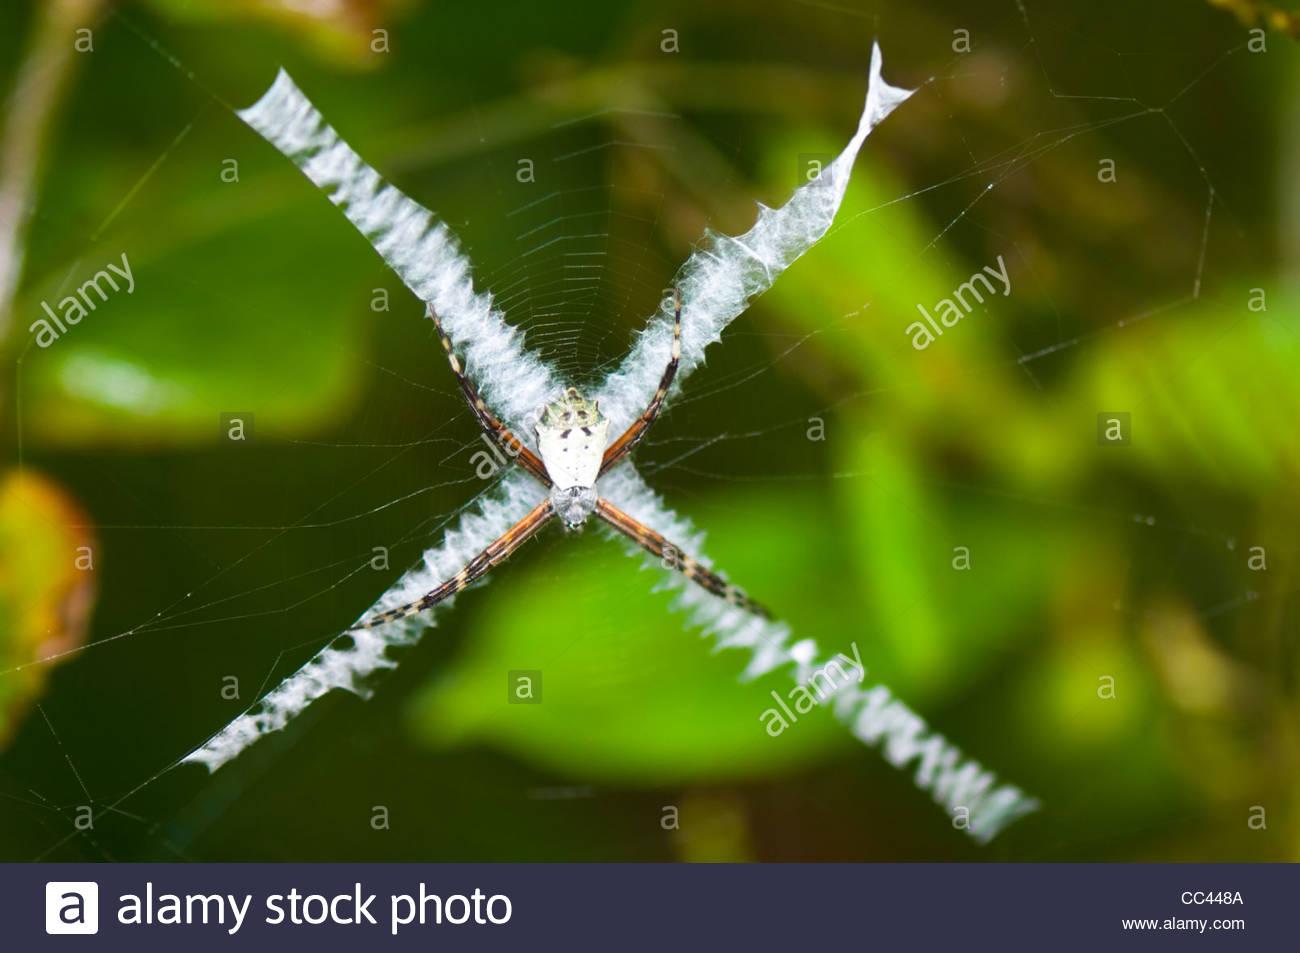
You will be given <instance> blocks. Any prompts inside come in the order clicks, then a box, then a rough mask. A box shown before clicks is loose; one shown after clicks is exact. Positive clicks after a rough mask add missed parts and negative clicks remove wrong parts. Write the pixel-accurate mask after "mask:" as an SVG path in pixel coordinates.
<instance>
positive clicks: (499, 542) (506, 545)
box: [348, 499, 555, 632]
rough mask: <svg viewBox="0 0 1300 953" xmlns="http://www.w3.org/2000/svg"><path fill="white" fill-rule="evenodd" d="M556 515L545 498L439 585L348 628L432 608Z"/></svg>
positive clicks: (505, 556)
mask: <svg viewBox="0 0 1300 953" xmlns="http://www.w3.org/2000/svg"><path fill="white" fill-rule="evenodd" d="M554 515H555V510H554V509H553V508H552V507H551V501H550V499H545V500H542V502H540V503H538V504H537V505H536V506H535V507H533V508H532V509H531V510H529V511H528V515H527V516H525V517H524V518H523V519H521V520H520V521H519V522H518V523H516V524H515V525H514V526H512V527H510V528H509V529H508V530H506V531H505V533H504V534H502V535H501V536H500V537H498V538H497V539H496V540H494V541H493V542H492V543H490V544H488V548H487V549H485V550H483V552H481V553H479V554H478V555H477V556H475V557H474V558H473V559H471V560H470V561H469V562H468V563H466V564H465V568H463V569H462V570H461V571H460V572H458V573H456V575H454V576H452V577H451V578H450V579H448V580H447V581H446V582H444V583H443V584H442V585H440V586H439V587H438V588H437V589H434V590H432V591H431V592H428V593H425V594H424V595H423V596H421V597H420V598H419V599H417V600H415V602H408V603H407V604H406V605H404V606H398V607H397V608H396V609H389V610H388V611H387V612H381V613H379V614H378V615H376V616H371V617H370V618H369V619H367V620H366V621H365V622H362V623H361V624H360V625H355V626H353V627H352V628H351V629H349V630H348V631H350V632H355V631H356V630H357V629H373V628H376V627H378V626H381V625H387V624H388V623H389V622H396V621H397V620H398V619H405V618H407V617H408V616H413V615H417V614H418V613H421V612H423V611H424V610H426V609H432V608H433V607H434V606H436V605H437V604H438V603H440V602H442V601H443V600H445V599H450V598H451V597H452V596H454V595H455V594H456V593H458V592H460V591H461V590H462V589H464V588H465V587H466V586H469V585H470V584H471V583H474V582H476V581H477V580H479V579H481V578H482V577H483V576H485V575H487V572H488V570H490V569H491V568H492V567H493V566H498V565H500V564H501V563H503V562H505V561H506V560H507V559H509V558H510V554H511V553H513V552H514V551H515V550H516V549H518V548H519V547H520V546H522V545H523V544H524V543H526V542H527V541H528V540H529V539H531V538H532V537H533V536H534V535H536V533H537V531H538V530H539V529H541V528H542V527H543V526H545V525H546V524H547V522H548V521H549V520H550V518H551V517H552V516H554Z"/></svg>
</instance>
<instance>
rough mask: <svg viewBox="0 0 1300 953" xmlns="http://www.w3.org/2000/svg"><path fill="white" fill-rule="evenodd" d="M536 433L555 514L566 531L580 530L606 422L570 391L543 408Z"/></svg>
mask: <svg viewBox="0 0 1300 953" xmlns="http://www.w3.org/2000/svg"><path fill="white" fill-rule="evenodd" d="M536 429H537V450H538V452H539V453H540V454H541V456H542V465H543V466H545V467H546V475H547V476H548V477H550V478H551V484H552V485H551V505H552V506H554V507H555V515H556V516H558V517H559V518H560V520H561V521H562V522H563V523H564V526H565V528H566V529H570V530H576V529H581V528H582V525H583V524H584V523H585V522H587V517H589V516H590V515H591V514H592V511H593V510H595V508H596V477H598V476H600V464H601V460H602V458H603V457H604V455H605V448H606V446H608V443H609V421H608V420H606V419H605V418H604V417H602V416H601V415H600V408H599V407H598V406H597V404H596V402H595V401H593V400H587V399H586V398H585V397H583V396H582V394H580V393H578V389H577V388H576V387H570V388H569V389H568V390H566V391H565V392H564V395H563V396H562V397H561V398H560V399H559V400H557V401H554V402H553V403H550V404H547V406H546V410H545V411H544V412H543V413H542V419H541V422H540V423H538V425H537V428H536Z"/></svg>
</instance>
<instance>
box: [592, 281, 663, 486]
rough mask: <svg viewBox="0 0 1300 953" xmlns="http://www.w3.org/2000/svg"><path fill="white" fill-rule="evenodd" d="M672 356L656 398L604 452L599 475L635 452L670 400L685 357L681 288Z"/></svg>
mask: <svg viewBox="0 0 1300 953" xmlns="http://www.w3.org/2000/svg"><path fill="white" fill-rule="evenodd" d="M673 299H674V300H673V353H672V357H671V358H669V360H668V366H667V367H666V368H664V376H663V377H662V378H661V379H660V381H659V388H658V389H657V390H656V391H655V395H654V397H652V398H651V399H650V404H649V406H648V407H646V409H645V410H644V411H642V412H641V416H640V417H638V418H637V419H636V421H635V422H633V424H632V426H630V427H628V428H627V430H625V431H624V432H623V436H621V437H619V438H618V439H617V440H615V441H614V442H613V443H611V444H610V445H609V449H607V450H606V451H605V456H604V458H603V459H602V460H601V462H600V472H601V473H605V472H606V471H607V470H609V469H610V468H611V467H612V466H614V464H616V463H618V462H619V461H620V460H622V459H623V458H624V457H626V456H627V455H628V454H629V453H631V452H632V448H633V447H635V446H636V445H637V444H638V443H640V442H641V438H642V437H644V436H645V433H646V431H647V430H649V429H650V425H651V424H653V423H654V422H655V418H656V417H658V416H659V408H660V407H662V406H663V404H664V398H665V397H667V396H668V388H669V387H671V386H672V383H673V378H674V377H675V376H676V375H677V362H678V361H680V360H681V356H682V292H681V289H680V288H674V289H673Z"/></svg>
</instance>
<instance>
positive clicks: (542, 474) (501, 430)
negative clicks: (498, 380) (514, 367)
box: [429, 304, 551, 488]
mask: <svg viewBox="0 0 1300 953" xmlns="http://www.w3.org/2000/svg"><path fill="white" fill-rule="evenodd" d="M429 319H430V320H431V321H433V326H434V327H435V328H437V329H438V337H439V338H441V339H442V349H443V350H444V351H446V352H447V363H449V364H450V365H451V372H452V373H453V374H455V375H456V380H457V381H459V382H460V389H461V392H462V393H464V395H465V400H467V401H468V402H469V409H470V410H472V411H474V416H475V417H477V418H478V422H479V426H480V427H482V428H483V430H484V432H485V433H487V434H488V435H489V436H490V437H491V438H492V439H493V440H494V441H496V444H497V446H499V447H500V448H501V450H502V452H504V453H505V454H506V455H507V456H509V457H512V458H514V459H515V460H518V461H519V465H520V466H522V467H523V468H524V469H525V470H527V471H528V472H529V473H531V474H532V475H533V476H534V477H536V479H537V481H538V482H539V483H541V484H542V486H544V487H548V488H549V487H550V485H551V478H550V477H549V476H547V473H546V467H545V466H544V465H543V464H542V461H541V460H540V459H539V458H538V456H537V454H535V453H533V452H532V451H531V450H529V449H528V448H527V447H525V446H524V444H523V442H522V441H521V440H520V439H519V438H518V437H516V436H515V435H514V434H513V433H511V432H510V429H509V428H508V427H507V426H506V425H505V424H503V423H502V422H501V421H500V420H499V419H498V418H497V416H496V414H494V413H492V411H491V410H489V409H488V405H487V404H486V403H484V402H483V398H482V397H480V396H479V393H478V388H476V387H475V386H474V385H473V383H472V382H471V381H470V379H469V378H468V377H466V376H465V372H464V370H463V369H462V368H461V366H460V359H459V358H458V357H456V352H455V351H453V350H452V347H451V338H449V337H447V332H446V331H444V330H443V329H442V322H441V321H439V320H438V315H437V314H436V313H435V312H434V310H433V305H432V304H430V305H429Z"/></svg>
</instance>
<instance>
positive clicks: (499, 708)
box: [413, 493, 870, 785]
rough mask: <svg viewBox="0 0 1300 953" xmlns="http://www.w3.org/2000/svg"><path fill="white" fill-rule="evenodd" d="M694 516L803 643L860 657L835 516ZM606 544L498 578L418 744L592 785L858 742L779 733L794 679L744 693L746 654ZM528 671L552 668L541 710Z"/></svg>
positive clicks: (843, 735)
mask: <svg viewBox="0 0 1300 953" xmlns="http://www.w3.org/2000/svg"><path fill="white" fill-rule="evenodd" d="M692 515H696V514H692ZM698 516H699V519H700V522H701V524H702V525H706V526H708V527H709V532H710V539H711V540H714V541H716V545H710V546H709V547H708V549H709V551H710V553H711V554H712V555H714V556H715V557H716V558H717V565H718V566H719V567H720V568H722V569H723V570H725V571H726V572H727V573H728V575H729V576H730V577H731V578H733V579H735V580H736V581H737V583H738V584H740V585H742V586H744V587H745V588H746V589H747V590H748V591H749V592H751V593H752V594H754V595H755V597H756V598H761V599H763V600H764V601H767V602H769V604H770V605H772V606H774V607H777V610H778V613H779V614H781V615H784V616H788V617H790V618H791V620H792V622H793V623H794V628H795V632H796V636H797V637H806V636H810V635H811V636H816V637H817V638H818V641H819V642H820V643H821V648H822V651H823V653H824V654H833V653H834V652H836V651H839V650H844V651H849V642H850V640H851V639H854V638H858V637H859V635H858V633H857V630H856V629H854V628H853V627H852V626H853V623H852V618H853V616H852V612H851V611H848V612H846V611H844V608H845V607H844V604H843V600H837V599H836V598H835V593H834V588H833V586H832V584H831V583H830V582H829V581H828V580H833V578H834V575H833V571H832V570H833V565H832V561H833V556H831V555H829V554H830V553H833V552H834V549H835V545H834V540H833V539H829V538H827V533H826V532H825V531H823V530H819V527H823V526H829V525H830V522H831V521H829V520H828V519H827V518H826V517H825V515H824V514H821V513H819V512H818V506H817V503H816V500H815V498H813V497H812V496H811V495H807V494H805V495H802V496H801V495H799V494H785V493H782V494H779V495H778V494H775V493H761V494H753V495H750V496H748V497H746V496H740V497H738V498H734V499H732V498H729V500H728V503H727V505H726V506H725V507H722V506H715V507H705V508H702V510H701V512H700V513H699V514H698ZM596 535H597V534H595V533H587V534H586V535H585V536H584V537H581V538H562V539H559V540H554V541H551V543H550V544H549V545H546V551H547V556H546V558H543V559H534V560H532V561H531V562H529V563H527V564H526V565H519V564H517V563H512V564H508V565H506V566H504V567H502V568H501V569H499V570H497V572H496V575H497V576H498V577H499V578H497V579H495V580H494V581H493V583H492V584H491V588H490V590H486V591H485V592H484V594H483V595H482V596H481V597H480V598H482V599H483V600H484V601H485V603H486V605H483V606H480V607H479V615H477V616H476V621H477V624H476V625H475V626H474V628H473V631H472V632H471V633H470V636H469V639H468V640H467V645H466V648H465V654H464V656H463V657H462V658H461V659H460V660H459V662H458V663H457V664H456V666H455V667H454V669H453V670H451V671H449V672H447V673H446V675H445V676H443V677H441V678H440V679H439V680H438V681H437V682H436V683H435V684H432V685H430V686H429V688H428V689H427V690H426V691H425V692H424V693H423V695H422V697H420V698H419V699H418V701H417V703H416V704H415V706H414V709H413V714H414V718H415V726H416V733H417V734H418V735H419V736H420V737H421V738H423V739H424V740H426V741H428V742H430V743H433V744H439V745H441V744H450V743H466V742H478V743H484V744H489V745H491V746H494V747H497V748H500V749H503V750H506V751H509V752H511V753H513V754H515V755H517V756H518V757H520V758H523V759H525V760H528V761H530V762H533V763H535V764H538V765H541V766H543V767H545V768H547V769H550V770H553V771H557V772H560V773H563V774H567V775H572V776H575V777H581V778H584V779H592V780H598V781H603V782H612V783H644V784H655V785H659V784H673V783H686V782H695V781H701V780H716V779H723V778H735V777H742V776H749V775H760V774H767V773H772V772H778V771H782V770H789V769H791V768H793V767H795V766H797V765H800V764H804V763H806V762H808V761H810V760H812V759H814V758H817V757H819V756H821V755H823V754H825V753H826V752H828V751H830V750H832V749H834V748H837V747H840V746H846V745H847V746H851V744H852V742H851V741H850V740H849V736H848V733H847V732H846V731H845V730H844V728H843V727H842V726H840V725H839V724H838V723H837V722H835V720H834V718H833V717H832V716H831V714H830V712H828V711H820V710H817V711H813V712H809V713H808V714H806V715H804V716H802V717H800V718H799V719H798V721H797V722H795V723H793V724H791V726H790V727H789V728H788V729H787V730H786V731H785V732H784V733H782V734H781V735H780V736H779V737H776V738H772V737H769V736H768V735H767V734H766V733H765V731H764V727H763V725H764V722H763V721H762V719H761V716H762V713H763V711H764V710H765V709H767V708H769V707H771V706H772V705H774V704H775V702H774V701H773V699H772V697H771V695H770V692H772V691H777V692H778V693H779V694H780V695H781V697H782V698H785V697H786V693H787V692H788V691H789V690H790V689H792V688H793V687H794V682H793V680H792V678H791V675H790V673H789V670H787V669H781V670H778V671H776V672H772V673H769V674H768V675H766V676H764V677H763V678H761V679H759V680H757V681H755V682H753V683H749V684H742V683H741V682H740V681H739V680H738V677H739V675H740V673H741V671H742V670H743V668H744V666H745V664H746V663H747V662H748V657H747V656H745V655H742V654H740V653H736V652H721V653H718V652H715V651H714V648H713V645H712V642H711V640H710V639H709V638H707V637H705V638H701V636H700V635H699V634H698V633H697V632H696V631H694V630H693V629H690V628H689V627H688V626H687V621H686V617H685V616H683V615H681V614H679V613H675V612H671V611H670V610H669V605H670V603H671V598H672V597H670V596H669V595H668V594H667V593H664V592H659V593H651V592H650V590H651V589H652V588H653V586H654V584H655V582H656V581H657V576H658V573H659V570H658V569H657V568H656V569H654V570H652V571H643V570H642V569H641V565H640V564H641V557H640V556H639V555H638V556H635V557H632V558H629V557H628V556H627V555H626V552H625V547H624V545H623V543H622V542H621V541H620V542H611V541H610V540H608V539H596V538H594V537H595V536H596ZM777 541H779V543H778V542H777ZM561 547H563V552H564V555H563V556H562V557H561V556H560V555H558V553H559V552H560V548H561ZM552 554H554V555H552ZM489 592H490V594H489ZM461 598H462V599H464V598H465V597H464V596H462V597H461ZM469 598H475V597H474V596H472V595H471V596H470V597H469ZM468 608H469V607H468V606H465V607H460V608H458V611H465V610H467V609H468ZM787 609H792V610H794V611H791V612H787V611H785V610H787ZM541 620H544V621H541ZM557 633H559V635H558V637H557ZM840 643H842V644H840ZM867 664H868V665H870V663H869V662H868V663H867ZM527 670H531V671H540V672H541V673H542V676H541V699H542V700H541V702H540V703H539V704H511V703H509V701H508V685H509V682H508V673H509V672H511V671H527Z"/></svg>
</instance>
